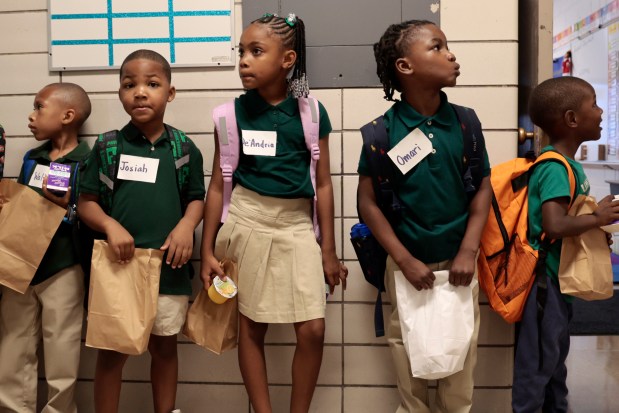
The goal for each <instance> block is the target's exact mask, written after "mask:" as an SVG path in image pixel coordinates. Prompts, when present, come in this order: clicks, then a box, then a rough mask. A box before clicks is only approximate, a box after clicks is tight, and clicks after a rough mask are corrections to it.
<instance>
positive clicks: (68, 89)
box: [41, 82, 92, 128]
mask: <svg viewBox="0 0 619 413" xmlns="http://www.w3.org/2000/svg"><path fill="white" fill-rule="evenodd" d="M48 88H49V89H51V90H52V93H53V94H54V95H56V96H57V97H58V98H59V99H60V100H61V101H62V102H63V104H64V105H65V107H66V108H71V109H73V110H75V113H76V116H75V125H76V126H77V127H78V128H79V127H81V126H82V125H83V124H84V122H86V119H88V117H89V116H90V112H91V110H92V105H91V103H90V98H89V97H88V93H86V91H85V90H84V88H82V87H81V86H80V85H77V84H75V83H69V82H63V83H50V84H49V85H47V86H45V87H44V88H43V89H48ZM43 89H41V90H43Z"/></svg>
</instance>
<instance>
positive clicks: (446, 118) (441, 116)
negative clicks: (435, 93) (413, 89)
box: [396, 91, 454, 129]
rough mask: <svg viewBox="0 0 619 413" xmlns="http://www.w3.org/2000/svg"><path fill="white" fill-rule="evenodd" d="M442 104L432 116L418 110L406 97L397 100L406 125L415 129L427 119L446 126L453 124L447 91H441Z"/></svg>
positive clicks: (399, 114)
mask: <svg viewBox="0 0 619 413" xmlns="http://www.w3.org/2000/svg"><path fill="white" fill-rule="evenodd" d="M440 97H441V104H440V106H439V107H438V110H437V111H436V113H435V114H434V115H432V116H425V115H422V114H421V113H419V112H417V111H416V110H415V109H414V108H413V107H412V106H411V105H409V104H408V103H407V102H406V101H405V100H404V99H402V100H401V101H399V102H396V105H398V110H397V113H398V116H399V117H400V119H401V120H402V122H403V123H404V124H405V125H406V127H408V128H410V129H415V128H417V127H418V126H419V125H421V124H422V123H424V122H426V121H432V122H436V123H439V124H441V125H444V126H451V125H452V123H453V119H454V118H453V115H452V111H453V109H451V107H450V105H449V102H448V101H447V95H446V94H445V92H443V91H441V92H440Z"/></svg>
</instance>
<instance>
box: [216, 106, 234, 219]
mask: <svg viewBox="0 0 619 413" xmlns="http://www.w3.org/2000/svg"><path fill="white" fill-rule="evenodd" d="M234 107H235V100H231V101H229V102H226V103H224V104H223V105H219V106H217V107H216V108H215V109H214V110H213V123H214V124H215V130H216V131H217V137H218V139H219V166H220V168H221V174H222V176H223V181H224V187H223V209H222V211H221V222H224V221H225V220H226V217H227V216H228V209H229V207H230V198H231V196H232V185H233V182H232V176H233V175H234V171H236V168H237V167H238V165H239V151H240V142H239V129H238V126H237V124H236V113H235V109H234Z"/></svg>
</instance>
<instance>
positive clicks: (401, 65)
mask: <svg viewBox="0 0 619 413" xmlns="http://www.w3.org/2000/svg"><path fill="white" fill-rule="evenodd" d="M395 68H396V70H397V71H398V72H400V73H402V74H403V75H412V74H413V72H414V70H413V66H412V65H411V63H410V62H409V61H408V59H407V58H406V57H400V58H399V59H398V60H396V61H395Z"/></svg>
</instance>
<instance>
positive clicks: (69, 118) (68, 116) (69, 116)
mask: <svg viewBox="0 0 619 413" xmlns="http://www.w3.org/2000/svg"><path fill="white" fill-rule="evenodd" d="M75 116H76V114H75V109H66V110H65V111H64V112H62V124H63V125H68V124H69V123H71V122H73V120H75Z"/></svg>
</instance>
